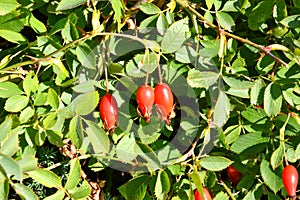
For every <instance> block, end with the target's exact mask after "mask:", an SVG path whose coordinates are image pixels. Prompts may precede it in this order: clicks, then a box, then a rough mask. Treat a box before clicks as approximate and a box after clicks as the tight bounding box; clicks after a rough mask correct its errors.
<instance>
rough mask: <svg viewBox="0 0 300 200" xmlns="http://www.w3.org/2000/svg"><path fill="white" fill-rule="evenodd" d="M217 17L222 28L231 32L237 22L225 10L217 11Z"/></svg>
mask: <svg viewBox="0 0 300 200" xmlns="http://www.w3.org/2000/svg"><path fill="white" fill-rule="evenodd" d="M216 17H217V20H218V22H219V24H220V26H221V27H222V28H224V29H225V30H228V31H230V32H232V31H233V30H234V27H235V23H234V20H233V19H232V17H231V16H230V15H229V14H227V13H225V12H216Z"/></svg>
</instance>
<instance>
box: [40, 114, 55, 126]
mask: <svg viewBox="0 0 300 200" xmlns="http://www.w3.org/2000/svg"><path fill="white" fill-rule="evenodd" d="M56 122H57V113H56V112H52V113H49V114H48V115H47V116H46V117H45V118H44V119H43V127H44V128H45V129H50V128H52V127H53V126H54V125H55V124H56Z"/></svg>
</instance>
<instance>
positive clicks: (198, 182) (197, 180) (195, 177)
mask: <svg viewBox="0 0 300 200" xmlns="http://www.w3.org/2000/svg"><path fill="white" fill-rule="evenodd" d="M189 177H191V179H192V180H193V182H194V184H195V186H196V188H197V190H198V191H203V189H202V181H201V176H200V174H199V173H198V172H197V171H193V172H192V173H190V174H189Z"/></svg>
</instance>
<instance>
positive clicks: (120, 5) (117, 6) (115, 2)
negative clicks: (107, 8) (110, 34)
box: [111, 0, 124, 24]
mask: <svg viewBox="0 0 300 200" xmlns="http://www.w3.org/2000/svg"><path fill="white" fill-rule="evenodd" d="M111 5H112V8H113V10H114V12H115V16H114V18H115V19H116V20H117V22H118V23H119V24H120V23H121V19H122V17H123V15H124V2H123V1H122V0H111Z"/></svg>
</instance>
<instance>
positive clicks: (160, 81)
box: [151, 49, 162, 83]
mask: <svg viewBox="0 0 300 200" xmlns="http://www.w3.org/2000/svg"><path fill="white" fill-rule="evenodd" d="M151 50H152V52H153V54H154V57H155V61H156V64H157V70H158V79H159V83H162V76H161V68H160V65H159V60H158V56H157V54H156V53H155V51H154V50H153V49H151Z"/></svg>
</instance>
